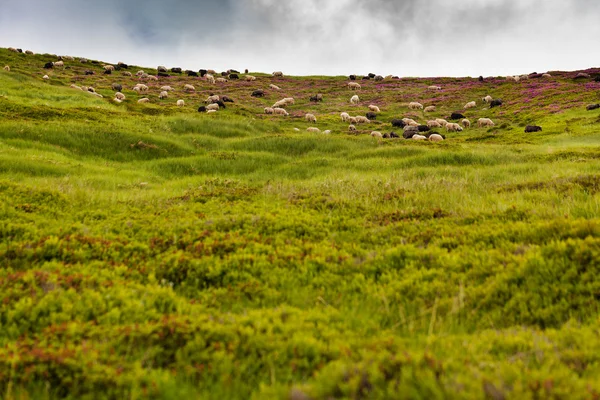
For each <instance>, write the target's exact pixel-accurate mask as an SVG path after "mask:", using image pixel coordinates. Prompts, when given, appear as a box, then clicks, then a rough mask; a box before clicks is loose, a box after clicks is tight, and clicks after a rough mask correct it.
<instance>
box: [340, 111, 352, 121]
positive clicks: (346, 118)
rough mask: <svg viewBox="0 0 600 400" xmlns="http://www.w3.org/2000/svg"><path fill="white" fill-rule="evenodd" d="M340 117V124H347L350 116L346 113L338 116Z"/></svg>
mask: <svg viewBox="0 0 600 400" xmlns="http://www.w3.org/2000/svg"><path fill="white" fill-rule="evenodd" d="M340 117H342V122H348V120H349V119H350V114H348V113H347V112H343V113H341V114H340Z"/></svg>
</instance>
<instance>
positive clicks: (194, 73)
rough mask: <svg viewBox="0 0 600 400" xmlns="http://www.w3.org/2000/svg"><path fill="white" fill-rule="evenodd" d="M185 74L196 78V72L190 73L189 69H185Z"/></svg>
mask: <svg viewBox="0 0 600 400" xmlns="http://www.w3.org/2000/svg"><path fill="white" fill-rule="evenodd" d="M185 73H186V74H187V76H195V77H197V76H198V73H197V72H196V71H190V70H189V69H187V70H186V71H185Z"/></svg>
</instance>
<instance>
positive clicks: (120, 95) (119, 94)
mask: <svg viewBox="0 0 600 400" xmlns="http://www.w3.org/2000/svg"><path fill="white" fill-rule="evenodd" d="M115 99H119V100H125V95H124V94H123V93H121V92H117V93H115Z"/></svg>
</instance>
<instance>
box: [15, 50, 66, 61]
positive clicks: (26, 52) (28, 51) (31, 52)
mask: <svg viewBox="0 0 600 400" xmlns="http://www.w3.org/2000/svg"><path fill="white" fill-rule="evenodd" d="M25 54H29V55H30V56H32V55H34V54H35V53H34V52H33V51H31V50H25ZM65 58H66V59H67V60H71V61H73V57H70V56H65Z"/></svg>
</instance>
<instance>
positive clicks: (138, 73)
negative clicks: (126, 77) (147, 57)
mask: <svg viewBox="0 0 600 400" xmlns="http://www.w3.org/2000/svg"><path fill="white" fill-rule="evenodd" d="M142 75H147V74H146V73H145V72H144V71H142V70H141V69H140V70H139V71H138V72H136V73H135V76H142Z"/></svg>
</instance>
